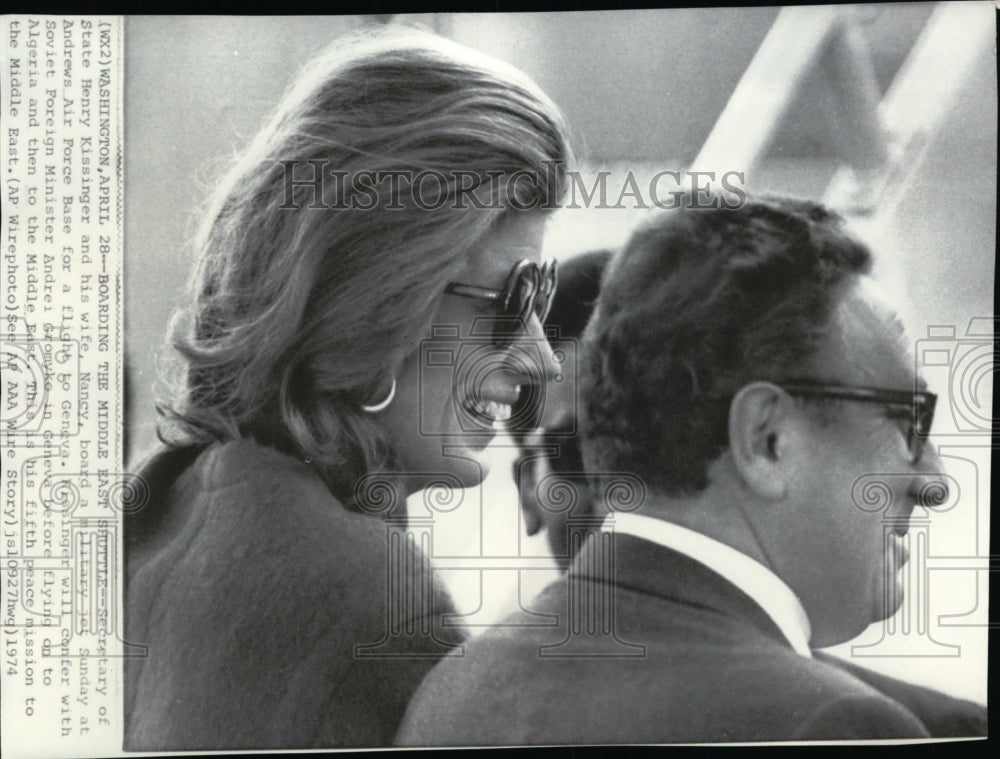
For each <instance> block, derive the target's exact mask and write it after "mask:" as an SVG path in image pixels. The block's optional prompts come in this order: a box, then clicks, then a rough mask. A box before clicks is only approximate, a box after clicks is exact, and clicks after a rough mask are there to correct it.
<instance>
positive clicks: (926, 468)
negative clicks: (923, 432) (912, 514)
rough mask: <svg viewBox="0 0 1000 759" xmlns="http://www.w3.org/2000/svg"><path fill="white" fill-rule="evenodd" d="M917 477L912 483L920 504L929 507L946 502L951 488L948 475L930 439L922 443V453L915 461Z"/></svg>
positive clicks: (932, 507)
mask: <svg viewBox="0 0 1000 759" xmlns="http://www.w3.org/2000/svg"><path fill="white" fill-rule="evenodd" d="M917 471H918V473H919V477H918V478H917V481H916V482H915V483H914V488H915V493H914V495H915V499H916V501H917V503H918V504H919V505H920V506H925V507H927V508H929V509H934V508H936V507H940V506H943V505H944V504H945V503H947V502H948V498H949V497H950V495H951V489H950V488H949V486H948V477H947V475H946V474H945V471H944V465H943V464H942V463H941V457H940V456H939V455H938V449H937V446H935V445H934V443H932V442H931V441H929V440H928V441H927V443H926V444H925V445H924V450H923V454H922V455H921V456H920V461H919V462H917Z"/></svg>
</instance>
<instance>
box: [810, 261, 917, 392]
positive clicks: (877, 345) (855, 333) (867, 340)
mask: <svg viewBox="0 0 1000 759" xmlns="http://www.w3.org/2000/svg"><path fill="white" fill-rule="evenodd" d="M824 359H825V360H824ZM821 361H822V363H824V364H827V367H828V369H829V370H831V371H833V372H835V374H833V375H832V376H833V377H835V378H836V379H837V380H839V381H844V382H851V383H857V384H867V385H871V386H874V387H886V388H898V389H905V388H910V387H914V362H913V341H912V340H911V339H910V337H909V336H908V335H907V331H906V328H905V327H904V325H903V322H902V320H901V319H900V318H899V314H898V313H897V312H896V308H895V306H894V305H893V303H892V300H891V299H890V298H889V296H888V295H887V293H886V292H885V290H883V289H882V287H881V286H880V285H879V284H878V283H877V282H876V281H875V280H874V279H872V278H871V277H867V276H865V277H858V278H857V279H856V280H855V281H854V282H852V283H850V284H848V285H847V287H846V288H845V290H844V292H843V293H842V294H841V297H840V298H839V299H838V302H837V304H836V306H835V307H834V312H833V315H832V321H831V329H830V342H829V350H828V353H827V355H826V356H825V357H823V359H821ZM917 381H918V382H919V384H920V386H921V387H920V388H919V389H923V387H922V386H923V385H924V382H923V379H922V378H917Z"/></svg>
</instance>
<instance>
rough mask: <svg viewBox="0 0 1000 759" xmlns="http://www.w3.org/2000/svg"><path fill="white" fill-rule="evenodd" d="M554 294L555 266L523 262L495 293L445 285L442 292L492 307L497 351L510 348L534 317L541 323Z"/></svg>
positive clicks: (451, 283)
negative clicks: (489, 304) (489, 302)
mask: <svg viewBox="0 0 1000 759" xmlns="http://www.w3.org/2000/svg"><path fill="white" fill-rule="evenodd" d="M555 291H556V262H555V261H549V262H548V263H546V264H544V265H542V266H539V265H538V264H536V263H535V262H534V261H529V260H527V259H523V260H521V261H518V262H517V264H515V265H514V268H513V269H511V271H510V275H508V277H507V281H506V282H505V283H504V286H503V289H501V290H495V289H492V288H489V287H479V286H478V285H466V284H463V283H461V282H449V283H448V286H447V287H446V288H445V292H446V293H449V294H451V295H459V296H461V297H463V298H477V299H479V300H488V301H491V302H492V303H496V304H497V305H498V306H499V308H500V313H499V314H498V315H497V316H495V317H493V320H492V323H493V342H494V343H495V344H496V345H497V346H498V347H506V346H508V345H510V344H511V343H512V342H513V341H514V340H515V339H517V337H518V335H521V334H523V333H524V331H525V329H527V325H528V320H529V319H531V315H532V314H534V315H535V316H537V317H538V320H539V321H544V320H545V317H546V316H547V315H548V313H549V306H550V305H551V304H552V295H553V294H554V293H555Z"/></svg>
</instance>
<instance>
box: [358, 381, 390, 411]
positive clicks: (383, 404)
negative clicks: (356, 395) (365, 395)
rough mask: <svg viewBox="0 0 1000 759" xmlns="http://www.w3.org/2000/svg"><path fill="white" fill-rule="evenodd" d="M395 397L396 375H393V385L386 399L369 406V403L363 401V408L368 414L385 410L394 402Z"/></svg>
mask: <svg viewBox="0 0 1000 759" xmlns="http://www.w3.org/2000/svg"><path fill="white" fill-rule="evenodd" d="M395 397H396V376H395V375H393V377H392V387H390V388H389V395H387V396H386V398H385V400H384V401H382V402H380V403H376V404H374V405H372V406H368V405H367V404H364V403H362V404H361V410H362V411H364V412H366V413H368V414H377V413H379V412H380V411H385V410H386V409H387V408H389V404H390V403H392V399H393V398H395Z"/></svg>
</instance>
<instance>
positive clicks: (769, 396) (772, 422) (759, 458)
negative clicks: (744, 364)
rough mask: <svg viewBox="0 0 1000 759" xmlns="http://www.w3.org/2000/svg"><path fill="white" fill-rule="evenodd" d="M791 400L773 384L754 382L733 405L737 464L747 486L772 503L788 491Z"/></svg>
mask: <svg viewBox="0 0 1000 759" xmlns="http://www.w3.org/2000/svg"><path fill="white" fill-rule="evenodd" d="M789 400H790V399H789V397H788V395H787V394H786V393H785V392H784V391H783V390H782V389H781V388H779V387H778V386H777V385H774V384H773V383H771V382H751V383H750V384H748V385H744V386H743V387H742V388H740V390H739V392H737V393H736V395H735V396H733V400H732V402H731V403H730V405H729V450H730V454H731V455H732V457H733V463H734V465H735V467H736V470H737V472H739V474H740V477H741V478H742V480H743V481H744V483H745V484H746V485H747V487H749V488H750V489H751V490H752V491H753V492H755V493H757V494H758V495H760V496H761V497H763V498H766V499H769V500H780V499H782V498H784V497H785V495H786V494H787V492H788V484H789V483H788V476H789V474H788V472H789V469H788V467H787V463H788V461H787V458H788V445H789V433H790V429H789V426H788V422H789V410H790V409H789Z"/></svg>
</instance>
